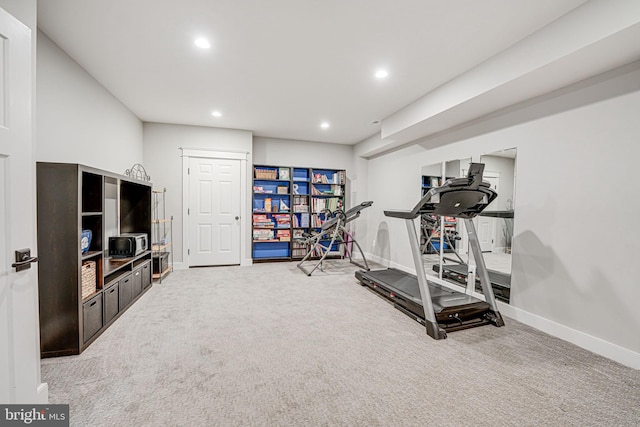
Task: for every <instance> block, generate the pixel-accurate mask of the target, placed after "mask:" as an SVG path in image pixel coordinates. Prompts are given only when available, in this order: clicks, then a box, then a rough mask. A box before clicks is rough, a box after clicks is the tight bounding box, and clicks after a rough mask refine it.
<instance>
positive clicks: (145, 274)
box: [142, 261, 151, 289]
mask: <svg viewBox="0 0 640 427" xmlns="http://www.w3.org/2000/svg"><path fill="white" fill-rule="evenodd" d="M150 284H151V261H147V262H145V263H144V264H143V265H142V288H143V289H147V288H148V287H149V285H150Z"/></svg>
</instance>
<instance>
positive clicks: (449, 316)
mask: <svg viewBox="0 0 640 427" xmlns="http://www.w3.org/2000/svg"><path fill="white" fill-rule="evenodd" d="M483 172H484V164H482V163H471V165H470V167H469V173H468V175H467V177H465V178H454V179H449V180H447V181H445V183H444V184H443V185H442V186H440V187H435V188H432V189H431V190H429V191H428V192H427V193H426V194H425V195H424V196H423V197H422V199H421V200H420V201H419V202H418V204H417V205H416V206H415V207H414V208H413V209H412V210H411V211H385V212H384V214H385V215H386V216H388V217H392V218H400V219H404V220H405V224H406V226H407V232H408V233H409V243H410V245H411V254H412V256H413V262H414V264H415V268H416V273H417V276H414V275H412V274H409V273H405V272H404V271H401V270H398V269H395V268H389V269H386V270H377V271H365V270H359V271H357V272H356V278H357V279H358V280H359V281H360V283H361V284H362V285H363V286H367V287H369V288H371V289H372V290H373V291H375V292H377V293H379V294H380V295H382V296H384V297H385V298H387V299H389V300H390V301H391V302H393V304H394V306H395V307H396V308H397V309H399V310H400V311H402V312H403V313H405V314H407V315H408V316H410V317H411V318H413V319H415V320H416V321H418V322H420V323H421V324H423V325H424V326H425V327H426V330H427V334H428V335H429V336H430V337H432V338H434V339H444V338H446V337H447V332H453V331H457V330H460V329H467V328H472V327H475V326H482V325H488V324H492V325H494V326H504V320H503V319H502V315H501V314H500V312H499V311H498V306H497V304H496V299H495V296H494V294H493V289H492V287H491V282H490V280H489V274H488V272H487V267H486V265H485V262H484V258H483V256H482V251H481V250H480V242H479V241H478V236H477V233H476V228H475V226H474V224H473V220H472V219H473V218H474V217H476V216H477V215H478V214H479V213H480V212H482V211H483V210H484V209H485V208H486V207H487V206H488V205H489V203H491V202H492V201H493V200H494V199H495V198H496V197H497V196H498V195H497V193H496V192H495V191H494V190H493V189H491V186H490V185H489V183H488V182H486V181H483V180H482V174H483ZM422 214H435V215H446V216H452V217H456V218H461V219H464V221H465V225H466V229H467V234H468V236H469V244H470V246H471V251H472V252H473V256H474V258H475V261H476V266H477V272H478V275H479V276H480V282H481V284H482V290H483V293H484V297H485V301H482V300H480V299H478V298H475V297H473V296H471V295H467V294H465V293H462V292H457V291H453V290H451V289H449V288H446V287H444V286H441V285H438V284H436V283H431V282H428V281H427V276H426V274H425V271H424V266H423V263H422V254H421V250H420V243H419V239H418V234H417V232H416V227H415V221H414V220H415V219H416V218H418V217H419V216H420V215H422Z"/></svg>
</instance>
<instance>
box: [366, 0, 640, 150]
mask: <svg viewBox="0 0 640 427" xmlns="http://www.w3.org/2000/svg"><path fill="white" fill-rule="evenodd" d="M638 40H640V1H638V0H593V1H590V2H587V3H585V4H583V5H582V6H580V7H578V8H576V9H574V10H573V11H571V12H569V13H568V14H566V15H564V16H562V17H561V18H559V19H557V20H556V21H554V22H552V23H551V24H549V25H547V26H546V27H544V28H543V29H541V30H540V31H538V32H536V33H534V34H532V35H530V36H529V37H527V38H525V39H523V40H521V41H520V42H518V43H516V44H514V45H513V46H511V47H510V48H508V49H507V50H505V51H503V52H501V53H499V54H498V55H495V56H494V57H492V58H490V59H488V60H487V61H485V62H483V63H482V64H480V65H479V66H477V67H475V68H473V69H471V70H469V71H467V72H465V73H464V74H462V75H460V76H459V77H457V78H455V79H453V80H450V81H449V82H447V83H445V84H444V85H442V86H440V87H438V88H437V89H435V90H433V91H432V92H430V93H429V94H427V95H425V96H424V97H422V98H420V99H418V100H417V101H415V102H413V103H412V104H410V105H408V106H406V107H405V108H403V109H401V110H399V111H398V112H396V113H394V114H392V115H391V116H389V117H387V118H386V119H384V120H383V121H382V125H381V133H380V139H379V140H378V141H376V142H375V143H371V142H370V141H368V147H367V148H366V149H365V150H364V152H362V153H361V156H362V157H366V158H369V157H372V156H376V155H380V154H383V153H385V152H388V151H390V150H393V149H395V148H397V147H400V146H402V145H405V144H407V143H409V142H412V141H415V140H417V139H423V138H426V137H428V136H430V135H434V134H436V133H438V132H442V131H445V130H447V129H450V128H452V127H454V126H457V125H461V124H463V123H466V122H468V121H470V120H473V119H477V118H479V117H482V116H484V115H486V114H489V113H491V112H494V111H497V110H499V109H502V108H505V107H508V106H510V105H513V104H516V103H518V102H522V101H525V100H528V99H531V98H533V97H536V96H540V95H544V94H546V93H549V92H552V91H553V90H556V89H559V88H562V87H565V86H567V85H570V84H572V83H576V82H578V81H581V80H584V79H586V78H588V77H591V76H594V75H597V74H599V73H602V72H605V71H607V70H611V69H613V68H616V67H618V66H621V65H624V64H628V63H630V62H633V61H634V60H636V59H638V58H640V43H639V42H638Z"/></svg>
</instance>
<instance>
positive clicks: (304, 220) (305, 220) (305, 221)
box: [300, 213, 309, 228]
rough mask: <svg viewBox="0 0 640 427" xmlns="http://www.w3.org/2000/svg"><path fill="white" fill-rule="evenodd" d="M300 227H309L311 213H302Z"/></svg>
mask: <svg viewBox="0 0 640 427" xmlns="http://www.w3.org/2000/svg"><path fill="white" fill-rule="evenodd" d="M300 227H302V228H309V214H308V213H303V214H300Z"/></svg>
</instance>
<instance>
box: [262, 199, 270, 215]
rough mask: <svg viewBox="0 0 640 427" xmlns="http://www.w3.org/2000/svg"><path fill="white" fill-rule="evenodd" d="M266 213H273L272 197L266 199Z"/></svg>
mask: <svg viewBox="0 0 640 427" xmlns="http://www.w3.org/2000/svg"><path fill="white" fill-rule="evenodd" d="M264 211H265V212H271V197H267V198H266V199H264Z"/></svg>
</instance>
